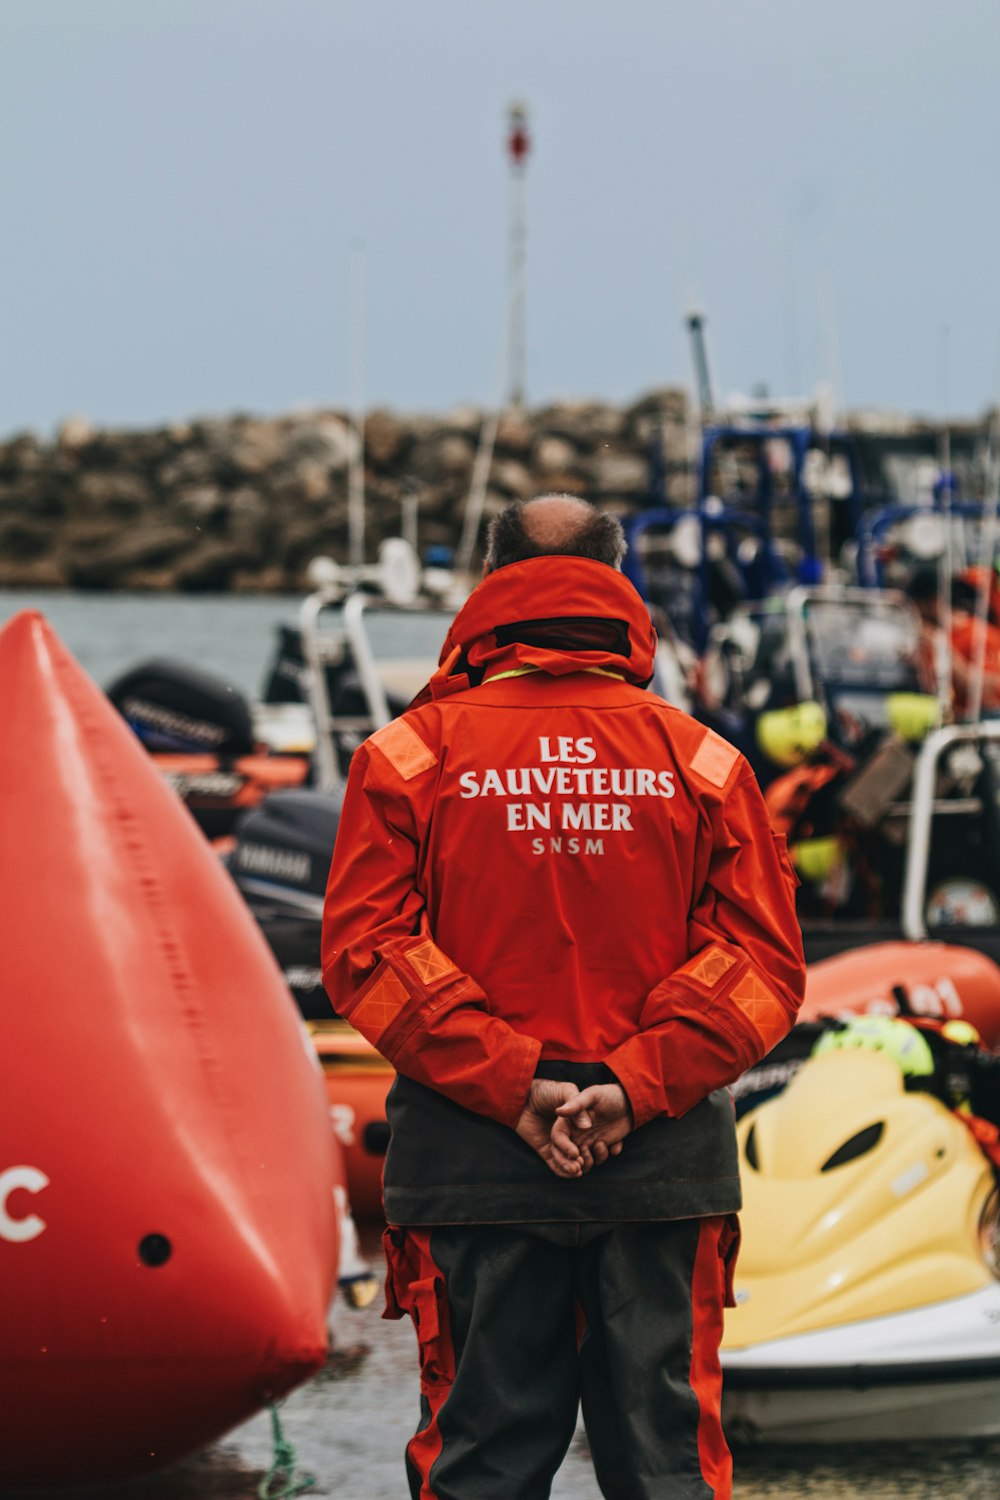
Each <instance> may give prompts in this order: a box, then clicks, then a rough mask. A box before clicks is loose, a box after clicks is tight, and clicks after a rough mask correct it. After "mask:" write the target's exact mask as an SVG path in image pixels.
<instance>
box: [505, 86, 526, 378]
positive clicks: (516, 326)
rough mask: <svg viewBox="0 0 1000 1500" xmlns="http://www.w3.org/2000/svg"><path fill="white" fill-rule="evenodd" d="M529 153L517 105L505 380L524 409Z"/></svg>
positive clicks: (521, 107)
mask: <svg viewBox="0 0 1000 1500" xmlns="http://www.w3.org/2000/svg"><path fill="white" fill-rule="evenodd" d="M530 149H531V140H530V137H529V135H528V110H527V106H526V105H525V104H523V103H520V102H519V101H516V102H515V103H513V104H512V105H511V106H510V109H509V111H508V113H507V157H508V160H509V162H510V173H509V178H508V194H507V204H508V237H507V305H508V352H507V359H508V371H507V378H508V399H509V401H510V404H511V406H514V407H521V406H523V405H524V393H525V376H524V369H525V337H524V326H525V306H524V304H525V296H524V268H525V259H526V246H527V237H528V214H527V199H526V194H525V168H526V166H527V161H528V153H529V151H530Z"/></svg>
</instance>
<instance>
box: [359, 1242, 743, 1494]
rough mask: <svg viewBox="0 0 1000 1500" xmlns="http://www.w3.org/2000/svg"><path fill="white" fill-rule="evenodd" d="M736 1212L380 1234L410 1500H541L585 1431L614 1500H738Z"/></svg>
mask: <svg viewBox="0 0 1000 1500" xmlns="http://www.w3.org/2000/svg"><path fill="white" fill-rule="evenodd" d="M737 1243H738V1228H737V1225H736V1220H735V1216H731V1217H728V1218H726V1217H719V1218H706V1219H683V1220H674V1221H669V1222H659V1223H646V1224H622V1225H613V1226H609V1225H602V1224H547V1225H483V1226H479V1225H450V1226H445V1227H441V1228H434V1229H424V1228H419V1229H418V1228H407V1229H398V1228H390V1229H388V1230H387V1231H386V1240H385V1244H386V1259H387V1265H388V1277H387V1310H386V1316H387V1317H401V1316H402V1315H403V1314H404V1313H409V1314H410V1316H411V1317H412V1319H413V1321H414V1324H415V1325H416V1330H417V1341H418V1347H419V1353H420V1391H421V1396H420V1405H421V1418H420V1425H419V1427H418V1429H417V1432H416V1434H415V1435H414V1437H413V1438H412V1439H411V1441H410V1443H409V1444H408V1446H407V1451H406V1467H407V1477H408V1479H409V1484H410V1494H411V1496H412V1497H413V1500H546V1497H547V1496H548V1495H549V1493H550V1489H551V1484H552V1479H553V1477H554V1475H555V1473H556V1471H557V1470H558V1468H559V1466H560V1464H561V1463H562V1461H563V1458H564V1457H565V1455H566V1451H567V1449H568V1447H569V1444H570V1442H571V1440H572V1437H573V1433H574V1430H575V1427H576V1419H577V1411H578V1409H579V1407H580V1405H581V1403H582V1408H583V1418H584V1423H585V1426H586V1430H587V1437H588V1440H589V1443H590V1450H591V1454H592V1456H593V1461H594V1469H595V1471H596V1474H597V1480H598V1484H599V1485H600V1489H601V1493H602V1495H604V1496H605V1497H606V1500H729V1497H730V1496H731V1493H732V1464H731V1460H730V1456H729V1450H728V1448H727V1446H726V1443H725V1439H724V1438H723V1435H722V1425H721V1421H720V1415H719V1411H720V1403H721V1394H722V1380H721V1371H720V1367H719V1357H718V1349H719V1342H720V1340H721V1337H722V1318H723V1307H724V1304H725V1302H726V1300H727V1294H728V1288H729V1286H730V1285H731V1273H732V1262H733V1260H734V1259H735V1251H736V1246H737Z"/></svg>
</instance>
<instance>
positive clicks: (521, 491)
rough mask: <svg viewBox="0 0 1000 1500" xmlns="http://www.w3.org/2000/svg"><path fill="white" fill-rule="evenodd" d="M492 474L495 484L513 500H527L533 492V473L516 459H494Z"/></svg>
mask: <svg viewBox="0 0 1000 1500" xmlns="http://www.w3.org/2000/svg"><path fill="white" fill-rule="evenodd" d="M490 476H491V479H492V482H493V484H494V486H495V487H496V488H497V489H498V490H502V491H503V492H504V494H506V495H507V496H508V497H509V498H511V499H513V500H526V499H527V498H528V496H529V495H530V494H531V492H532V479H531V474H530V473H529V472H528V470H527V469H526V468H525V466H524V464H520V463H518V462H517V460H516V459H513V458H502V459H499V460H494V463H493V467H492V469H491V471H490Z"/></svg>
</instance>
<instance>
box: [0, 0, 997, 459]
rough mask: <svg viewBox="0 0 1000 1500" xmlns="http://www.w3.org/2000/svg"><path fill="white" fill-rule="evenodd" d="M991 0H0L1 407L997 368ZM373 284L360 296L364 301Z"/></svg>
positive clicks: (882, 392) (955, 375) (165, 417)
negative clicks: (520, 369) (518, 305)
mask: <svg viewBox="0 0 1000 1500" xmlns="http://www.w3.org/2000/svg"><path fill="white" fill-rule="evenodd" d="M998 65H1000V5H997V4H996V3H995V0H948V3H947V4H945V3H941V0H924V3H923V4H921V5H917V4H915V3H914V0H838V3H836V4H826V5H824V4H819V3H816V0H752V3H751V0H503V3H496V0H0V191H2V203H3V231H2V235H0V268H2V275H0V351H2V363H0V434H5V433H9V432H12V431H14V430H15V429H18V428H20V427H24V426H29V427H34V428H35V429H36V430H38V431H40V432H42V433H48V432H49V431H51V429H52V428H53V426H54V425H55V424H56V423H57V422H58V421H60V420H61V419H62V418H64V417H65V416H67V415H69V414H71V413H82V414H84V415H87V416H89V417H90V418H92V419H93V420H95V421H97V422H99V423H102V424H108V425H143V426H146V425H149V426H152V425H156V424H159V423H163V422H166V421H169V420H174V419H178V418H183V417H188V416H195V415H199V414H205V413H216V414H227V413H230V412H233V411H237V410H242V411H250V412H257V413H262V414H264V413H277V412H282V411H286V410H289V409H291V408H293V407H296V406H302V405H313V404H334V405H343V404H347V403H348V402H349V401H350V400H351V399H352V394H353V391H354V390H355V389H357V387H358V383H359V375H358V364H357V361H356V360H354V359H352V355H351V334H350V329H351V306H352V300H351V286H352V267H353V268H354V273H353V276H354V282H355V284H356V279H357V268H358V267H359V266H361V267H362V269H363V282H364V296H363V325H364V339H363V345H364V359H363V376H362V377H361V378H360V384H361V387H362V389H363V394H364V402H365V405H366V406H368V407H371V406H373V405H376V404H384V405H388V406H390V407H393V408H395V409H397V410H400V411H428V412H437V411H443V410H444V409H446V408H447V407H449V406H452V405H455V404H458V403H462V402H466V401H473V402H476V403H478V404H482V403H491V402H493V401H494V400H495V399H496V397H497V396H498V395H499V394H500V390H501V385H502V382H501V379H500V358H501V349H502V338H503V325H504V310H505V301H506V263H507V248H506V246H507V186H508V184H507V163H506V158H505V152H504V136H505V119H506V111H507V106H508V104H509V103H510V101H511V100H513V99H515V98H523V99H524V100H525V101H526V102H527V103H528V105H529V108H530V112H531V133H532V137H533V146H534V149H533V153H532V156H531V158H530V161H529V164H528V175H527V180H526V194H527V205H528V241H527V301H526V312H527V325H526V326H527V360H526V370H527V398H528V402H529V404H530V405H536V404H539V403H542V402H546V401H549V400H555V399H558V398H562V397H575V396H596V397H602V398H607V399H610V400H615V401H618V400H631V399H633V398H635V397H637V396H639V395H641V394H643V393H644V392H646V391H648V390H651V389H653V388H654V387H657V386H660V385H664V384H673V383H682V384H685V385H688V386H690V385H691V384H692V372H691V363H690V358H689V352H688V346H687V342H686V336H685V333H684V329H683V316H684V312H685V309H686V307H687V306H688V304H689V303H690V301H691V299H692V298H696V299H697V300H698V302H699V303H700V304H701V306H702V307H703V309H704V311H705V313H706V315H707V318H708V334H709V348H710V354H711V359H712V365H713V375H714V377H715V380H716V383H717V385H718V386H719V388H720V389H722V390H726V391H729V390H748V389H749V388H750V387H751V386H753V385H754V384H755V383H756V382H758V381H763V382H765V383H766V384H767V385H768V386H769V388H770V389H771V390H772V391H775V392H784V393H788V392H794V393H796V394H798V393H801V392H806V391H810V390H812V389H813V388H814V386H815V385H816V383H817V382H818V381H819V380H821V379H823V378H833V379H834V380H835V383H836V385H837V389H838V395H839V397H840V399H841V401H842V402H843V403H844V404H846V405H849V406H852V407H856V406H858V405H862V404H866V405H867V404H874V405H879V406H891V407H897V408H901V409H906V410H913V411H920V412H926V413H932V414H943V413H947V414H951V415H977V414H978V413H979V412H981V411H982V410H983V409H984V408H985V407H986V406H988V405H990V404H992V403H993V402H994V401H995V400H996V399H997V396H998V388H1000V292H998V285H997V280H998V278H997V270H996V264H997V247H998V243H1000V234H998V229H1000V208H998V198H997V182H998V180H1000V171H998V167H1000V130H998V114H1000V102H998V99H1000V88H998V81H997V78H998ZM359 305H360V302H359V299H357V298H355V300H354V303H353V306H354V307H355V309H357V308H358V306H359Z"/></svg>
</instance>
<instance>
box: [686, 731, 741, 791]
mask: <svg viewBox="0 0 1000 1500" xmlns="http://www.w3.org/2000/svg"><path fill="white" fill-rule="evenodd" d="M739 754H740V752H739V751H738V750H737V749H736V747H735V746H734V745H730V744H729V742H728V741H727V740H724V739H723V738H722V736H721V735H720V734H716V732H715V730H714V729H706V731H705V738H704V739H703V740H702V742H701V744H700V745H699V746H698V748H697V750H696V751H695V753H694V757H693V759H692V761H691V769H692V771H696V772H697V773H698V775H699V776H704V778H705V780H706V781H710V782H711V783H712V785H713V786H725V784H726V782H727V781H728V780H729V775H730V772H731V771H732V769H733V766H735V764H736V762H737V760H738V759H739Z"/></svg>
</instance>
